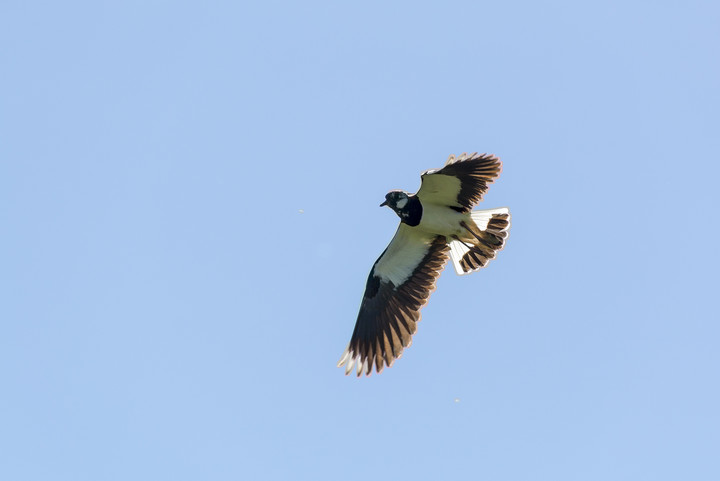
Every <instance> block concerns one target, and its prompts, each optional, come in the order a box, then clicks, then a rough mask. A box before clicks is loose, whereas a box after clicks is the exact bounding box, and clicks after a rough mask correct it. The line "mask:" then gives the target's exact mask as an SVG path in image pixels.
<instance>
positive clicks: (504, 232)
mask: <svg viewBox="0 0 720 481" xmlns="http://www.w3.org/2000/svg"><path fill="white" fill-rule="evenodd" d="M501 171H502V162H501V161H500V159H499V158H498V157H496V156H495V155H492V154H478V153H477V152H476V153H473V154H466V153H463V154H461V155H459V156H457V157H456V156H455V155H451V156H450V157H448V159H447V161H446V162H445V165H444V166H443V167H442V168H439V169H430V170H426V171H424V172H422V173H421V175H420V178H421V185H420V189H418V191H417V192H416V193H415V194H411V193H408V192H405V191H403V190H391V191H390V192H388V193H387V195H386V196H385V201H384V202H383V203H382V204H380V207H383V206H387V207H389V208H390V209H392V210H393V211H394V212H395V213H396V214H397V215H398V217H399V218H400V225H399V226H398V229H397V231H396V232H395V236H394V237H393V238H392V240H391V241H390V244H389V245H388V246H387V248H386V249H385V250H384V251H383V253H382V254H381V255H380V257H379V258H378V259H377V261H375V264H373V267H372V269H371V270H370V274H369V275H368V278H367V283H366V285H365V293H364V294H363V298H362V302H361V304H360V311H359V313H358V317H357V321H356V323H355V328H354V330H353V333H352V336H351V338H350V343H349V344H348V346H347V348H346V349H345V351H344V352H343V354H342V356H341V358H340V361H339V362H338V367H343V366H345V374H346V375H347V374H350V373H351V372H352V371H353V370H355V372H356V373H357V376H358V377H361V376H362V375H363V373H364V374H365V375H366V376H369V375H370V374H371V373H372V371H373V368H374V369H375V371H376V372H377V373H378V374H379V373H380V372H381V371H382V370H383V368H384V367H390V366H392V365H393V363H394V362H395V360H397V359H398V358H399V357H400V356H401V355H402V352H403V350H404V349H405V348H407V347H408V346H409V345H410V343H411V342H412V336H413V334H415V331H416V330H417V323H418V322H419V321H420V310H421V309H422V308H423V307H424V306H425V305H426V304H427V302H428V299H429V297H430V294H431V293H432V292H433V291H434V290H435V285H436V282H437V279H438V277H439V276H440V273H441V272H442V270H443V268H444V267H445V265H446V263H447V261H448V258H449V259H450V260H451V262H452V264H453V266H454V268H455V272H456V273H457V274H458V275H465V274H470V273H472V272H475V271H478V270H480V269H482V268H483V267H485V266H486V265H487V264H488V262H490V260H492V259H494V258H495V256H496V255H497V253H498V252H499V251H500V250H502V249H503V248H504V247H505V241H506V240H507V238H508V235H509V230H510V209H509V208H507V207H502V208H497V209H488V210H472V209H473V207H474V206H475V205H476V204H477V203H478V202H480V201H481V200H482V198H483V195H484V194H485V193H486V192H487V190H488V185H489V184H491V183H492V182H494V181H495V180H496V179H497V178H498V176H499V175H500V172H501Z"/></svg>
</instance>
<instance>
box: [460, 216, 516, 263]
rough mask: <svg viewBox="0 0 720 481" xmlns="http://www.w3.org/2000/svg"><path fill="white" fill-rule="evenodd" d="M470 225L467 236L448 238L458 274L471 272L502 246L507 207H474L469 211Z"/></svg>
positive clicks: (505, 230)
mask: <svg viewBox="0 0 720 481" xmlns="http://www.w3.org/2000/svg"><path fill="white" fill-rule="evenodd" d="M470 218H471V219H472V221H473V224H474V225H470V226H468V227H470V229H471V230H470V231H469V233H468V236H467V237H464V238H462V239H461V238H456V239H454V240H452V241H451V242H450V258H451V259H452V263H453V266H454V267H455V272H457V273H458V275H464V274H469V273H471V272H475V271H477V270H479V269H481V268H483V267H485V266H486V265H487V263H488V262H490V260H492V259H494V258H495V256H496V255H497V253H498V252H499V251H501V250H502V249H503V247H505V240H506V239H507V238H508V235H509V230H510V210H509V209H508V208H507V207H503V208H500V209H489V210H477V211H473V212H472V213H471V214H470Z"/></svg>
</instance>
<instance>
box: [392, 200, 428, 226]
mask: <svg viewBox="0 0 720 481" xmlns="http://www.w3.org/2000/svg"><path fill="white" fill-rule="evenodd" d="M395 212H396V213H397V215H398V216H399V217H400V220H401V221H402V222H404V223H405V224H407V225H409V226H410V227H415V226H416V225H418V224H419V223H420V219H421V218H422V204H421V203H420V199H418V198H417V196H415V195H411V196H408V201H407V204H405V205H404V206H403V208H402V209H398V210H397V211H395Z"/></svg>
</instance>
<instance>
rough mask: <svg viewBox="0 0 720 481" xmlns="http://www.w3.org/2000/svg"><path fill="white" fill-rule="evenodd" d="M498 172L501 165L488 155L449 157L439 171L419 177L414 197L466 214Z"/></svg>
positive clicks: (424, 173) (428, 171) (500, 169)
mask: <svg viewBox="0 0 720 481" xmlns="http://www.w3.org/2000/svg"><path fill="white" fill-rule="evenodd" d="M501 171H502V162H500V159H498V158H497V157H495V156H494V155H492V154H477V153H475V154H470V155H468V154H462V155H460V156H458V157H455V156H454V155H451V156H450V157H449V158H448V160H447V162H446V163H445V165H444V166H443V167H442V168H441V169H430V170H426V171H425V172H423V173H422V176H421V178H422V185H421V186H420V190H418V191H417V196H418V198H419V199H420V202H422V203H433V204H439V205H447V206H451V207H453V208H455V209H457V210H459V211H461V212H470V210H471V209H472V208H473V206H474V205H475V204H477V203H478V202H480V201H481V200H482V197H483V195H484V194H485V192H487V190H488V185H489V184H491V183H492V182H494V181H495V179H497V177H498V176H499V175H500V172H501Z"/></svg>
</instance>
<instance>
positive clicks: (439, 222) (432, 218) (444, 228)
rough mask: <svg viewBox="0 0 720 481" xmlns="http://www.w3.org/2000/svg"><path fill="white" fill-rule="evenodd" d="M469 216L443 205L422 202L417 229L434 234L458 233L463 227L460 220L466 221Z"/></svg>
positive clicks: (447, 234)
mask: <svg viewBox="0 0 720 481" xmlns="http://www.w3.org/2000/svg"><path fill="white" fill-rule="evenodd" d="M469 218H470V216H469V215H468V214H463V213H460V212H457V211H455V210H453V209H451V208H449V207H447V206H444V205H435V204H430V203H428V204H423V212H422V217H421V218H420V225H418V226H417V228H418V229H420V230H422V231H425V232H428V233H431V234H436V235H446V236H452V235H460V234H462V233H463V232H464V229H463V228H462V227H461V226H460V222H461V221H463V220H464V221H465V222H467V221H468V219H469Z"/></svg>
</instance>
